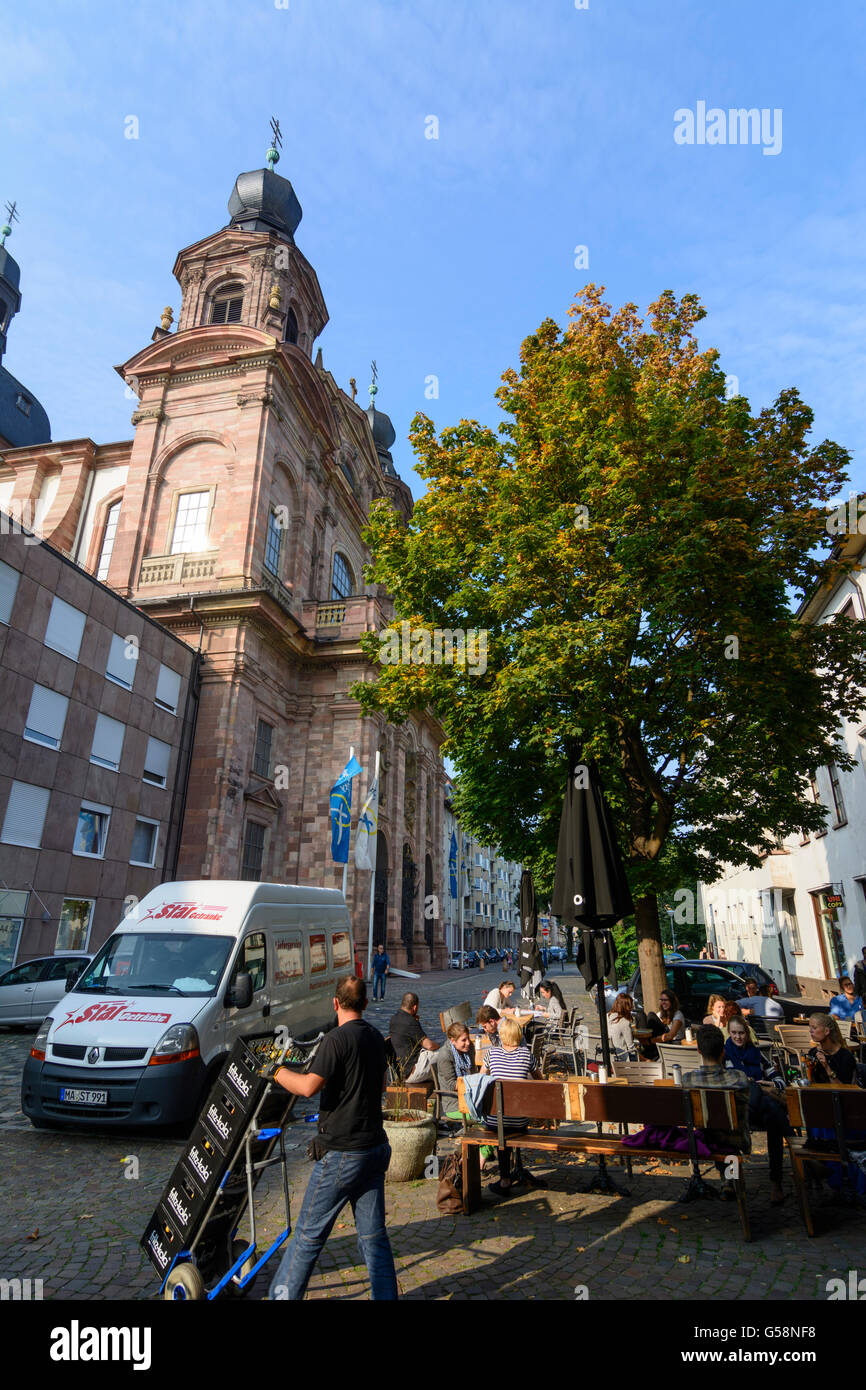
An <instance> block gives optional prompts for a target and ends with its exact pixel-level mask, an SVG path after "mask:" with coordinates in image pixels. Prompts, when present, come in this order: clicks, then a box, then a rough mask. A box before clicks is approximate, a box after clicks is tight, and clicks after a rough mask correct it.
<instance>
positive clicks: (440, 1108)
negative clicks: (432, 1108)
mask: <svg viewBox="0 0 866 1390" xmlns="http://www.w3.org/2000/svg"><path fill="white" fill-rule="evenodd" d="M430 1075H431V1076H432V1078H433V1090H432V1092H431V1095H432V1096H433V1098H434V1100H435V1102H436V1123H437V1125H439V1124H443V1123H449V1122H448V1121H446V1119H445V1113H446V1111H448V1110H457V1109H459V1096H458V1095H457V1092H456V1091H443V1090H442V1087H441V1085H440V1082H439V1068H438V1067H437V1066H436V1063H435V1062H434V1063H433V1065H432V1067H431V1068H430ZM454 1123H455V1124H456V1123H457V1121H456V1120H455V1121H454ZM463 1128H464V1129H465V1128H466V1117H465V1116H464V1117H463Z"/></svg>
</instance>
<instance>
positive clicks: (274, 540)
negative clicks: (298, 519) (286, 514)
mask: <svg viewBox="0 0 866 1390" xmlns="http://www.w3.org/2000/svg"><path fill="white" fill-rule="evenodd" d="M282 549H283V530H282V527H281V525H280V518H279V514H278V512H277V509H276V507H271V509H270V511H269V512H268V534H267V537H266V538H265V569H266V570H270V572H271V574H275V575H276V576H277V578H279V575H280V557H281V555H282Z"/></svg>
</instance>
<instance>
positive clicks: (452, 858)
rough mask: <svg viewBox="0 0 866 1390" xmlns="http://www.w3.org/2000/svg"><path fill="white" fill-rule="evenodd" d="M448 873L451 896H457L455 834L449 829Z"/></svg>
mask: <svg viewBox="0 0 866 1390" xmlns="http://www.w3.org/2000/svg"><path fill="white" fill-rule="evenodd" d="M448 873H449V875H450V877H451V885H450V887H451V896H452V898H456V897H457V836H456V834H455V833H454V831H453V830H452V831H451V848H450V850H449V852H448Z"/></svg>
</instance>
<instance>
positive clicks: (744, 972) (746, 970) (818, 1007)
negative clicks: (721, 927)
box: [686, 960, 827, 1032]
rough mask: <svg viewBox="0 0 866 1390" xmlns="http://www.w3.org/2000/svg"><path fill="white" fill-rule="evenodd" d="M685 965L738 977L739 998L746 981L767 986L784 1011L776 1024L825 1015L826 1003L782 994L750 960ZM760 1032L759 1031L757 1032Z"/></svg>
mask: <svg viewBox="0 0 866 1390" xmlns="http://www.w3.org/2000/svg"><path fill="white" fill-rule="evenodd" d="M686 964H687V965H718V966H719V967H720V968H721V969H722V970H730V971H731V972H732V973H733V974H734V975H738V976H739V978H740V979H741V980H742V982H743V993H742V994H741V995H740V998H741V999H743V998H745V994H746V981H747V980H748V979H752V980H757V982H758V984H759V986H760V985H769V987H770V994H771V995H772V997H773V999H775V1001H776V1003H777V1004H780V1005H781V1007H782V1009H783V1010H784V1013H785V1017H784V1020H782V1019H779V1020H778V1022H780V1023H781V1022H785V1023H793V1021H794V1019H795V1018H797V1017H799V1016H800V1015H802V1014H810V1013H826V1012H827V1003H826V1001H825V1000H824V999H811V1000H810V999H803V998H802V996H801V995H799V994H782V993H780V991H779V987H778V985H777V984H776V982H775V980H774V979H773V977H772V976H771V975H768V974H767V971H766V970H765V969H764V967H763V966H762V965H755V964H754V962H753V961H750V960H718V961H712V960H708V961H699V960H695V961H692V960H690V961H687V962H686ZM757 1031H758V1032H760V1029H758V1030H757Z"/></svg>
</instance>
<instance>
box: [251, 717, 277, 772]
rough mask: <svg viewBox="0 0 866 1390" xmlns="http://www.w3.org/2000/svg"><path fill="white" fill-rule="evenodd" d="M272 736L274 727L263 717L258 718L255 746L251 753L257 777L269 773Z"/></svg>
mask: <svg viewBox="0 0 866 1390" xmlns="http://www.w3.org/2000/svg"><path fill="white" fill-rule="evenodd" d="M273 738H274V727H273V725H272V724H268V723H267V722H266V721H265V720H264V719H260V720H259V721H258V723H257V725H256V746H255V751H254V753H253V772H256V773H258V775H259V777H270V775H271V745H272V743H273Z"/></svg>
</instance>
